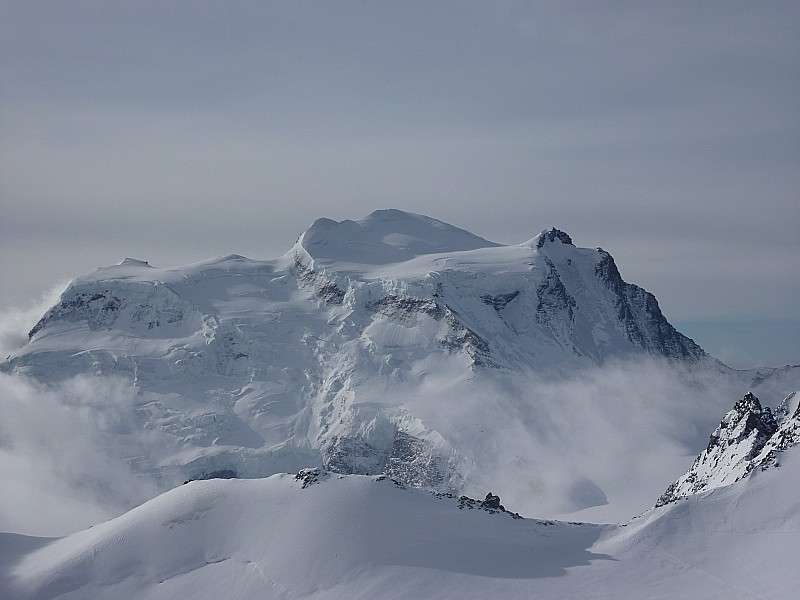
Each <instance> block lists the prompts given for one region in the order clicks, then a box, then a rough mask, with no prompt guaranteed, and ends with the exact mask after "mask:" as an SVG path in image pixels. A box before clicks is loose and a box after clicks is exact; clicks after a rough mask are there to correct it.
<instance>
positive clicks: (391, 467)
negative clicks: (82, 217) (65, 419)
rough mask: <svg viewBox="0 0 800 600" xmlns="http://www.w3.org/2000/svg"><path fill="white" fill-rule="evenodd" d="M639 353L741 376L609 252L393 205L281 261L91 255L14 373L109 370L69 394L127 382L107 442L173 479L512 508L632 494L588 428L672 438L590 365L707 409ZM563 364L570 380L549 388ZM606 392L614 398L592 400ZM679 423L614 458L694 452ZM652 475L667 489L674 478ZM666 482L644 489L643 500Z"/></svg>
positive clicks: (680, 407) (167, 482)
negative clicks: (273, 482)
mask: <svg viewBox="0 0 800 600" xmlns="http://www.w3.org/2000/svg"><path fill="white" fill-rule="evenodd" d="M642 357H651V358H656V359H665V360H667V361H671V363H672V364H673V366H675V367H676V368H678V366H679V365H683V366H686V365H688V366H689V369H682V370H681V371H680V377H681V378H685V379H687V380H688V381H689V383H690V384H691V386H692V387H693V389H694V388H697V389H698V390H700V391H699V392H698V394H699V395H702V394H703V389H704V388H703V385H704V384H703V383H702V380H703V377H704V375H702V374H701V376H699V377H698V376H697V374H698V373H700V372H701V371H704V369H709V368H710V369H716V370H719V371H726V369H725V367H724V366H723V365H720V364H719V363H716V362H715V361H713V359H710V358H709V357H707V355H706V354H705V353H704V352H703V351H702V349H700V348H699V347H698V346H697V345H696V344H694V342H692V341H691V340H690V339H688V338H686V337H685V336H683V335H681V334H680V333H679V332H677V331H676V330H675V329H674V328H673V327H672V326H671V325H670V324H669V323H668V322H667V321H666V319H665V318H664V316H663V315H662V314H661V311H660V309H659V307H658V304H657V302H656V300H655V298H654V297H653V296H652V295H651V294H649V293H648V292H646V291H644V290H642V289H641V288H639V287H637V286H635V285H632V284H629V283H626V282H624V281H623V280H622V278H621V276H620V274H619V271H618V269H617V267H616V265H615V264H614V261H613V259H612V258H611V256H610V255H609V254H608V253H607V252H605V251H603V250H601V249H597V250H592V249H585V248H577V247H575V246H574V245H573V244H572V240H571V239H570V238H569V236H568V235H567V234H566V233H564V232H561V231H558V230H555V229H549V230H546V231H544V232H542V233H541V234H540V235H538V236H535V237H534V238H532V239H531V240H530V241H528V242H525V243H523V244H519V245H516V246H499V245H497V244H493V243H491V242H488V241H486V240H483V239H482V238H479V237H478V236H475V235H473V234H470V233H468V232H465V231H463V230H460V229H458V228H455V227H453V226H451V225H447V224H445V223H442V222H440V221H436V220H435V219H431V218H429V217H423V216H420V215H412V214H408V213H403V212H401V211H377V212H375V213H373V214H372V215H370V216H368V217H366V218H365V219H362V220H360V221H344V222H342V223H336V222H334V221H330V220H324V219H322V220H318V221H317V222H315V223H314V224H313V225H312V227H311V228H310V229H309V230H308V231H306V232H305V233H304V234H302V235H301V236H300V238H299V239H298V242H297V243H296V244H295V246H294V247H293V248H292V249H291V250H290V251H289V252H288V253H287V254H286V255H285V256H283V257H281V258H279V259H276V260H272V261H253V260H249V259H247V258H244V257H241V256H227V257H223V258H219V259H214V260H209V261H204V262H201V263H197V264H193V265H188V266H184V267H179V268H173V269H156V268H153V267H151V266H150V265H148V264H147V263H145V262H142V261H137V260H132V259H126V260H125V261H123V262H122V263H121V264H119V265H115V266H111V267H105V268H100V269H97V270H96V271H95V272H93V273H91V274H89V275H87V276H84V277H82V278H79V279H77V280H76V281H74V282H73V283H72V284H71V285H70V286H69V288H68V289H67V290H66V291H65V292H64V294H63V295H62V297H61V300H60V302H59V303H58V304H57V305H56V306H54V307H53V308H52V309H51V310H50V311H48V313H47V314H46V315H45V316H44V317H43V318H42V320H41V321H40V322H39V323H38V324H37V325H36V326H35V327H34V328H33V330H32V331H31V339H30V342H29V343H28V344H27V345H26V346H25V347H23V348H21V349H20V350H19V351H18V352H16V353H15V354H13V355H12V356H11V357H9V359H8V360H7V361H6V362H5V363H3V365H2V370H3V371H5V372H8V373H13V374H15V375H16V376H18V377H28V378H32V379H33V380H35V381H38V382H44V383H48V384H50V385H52V386H54V387H57V386H59V385H62V384H63V383H64V382H68V381H69V380H70V378H73V377H75V376H76V375H87V374H88V375H91V376H92V377H96V378H97V379H96V381H97V385H96V386H95V387H96V389H97V394H98V395H99V396H100V397H98V398H90V399H77V400H73V401H74V402H75V403H77V404H78V405H79V408H80V409H84V408H86V407H87V406H88V407H90V410H95V409H94V408H92V407H96V406H98V404H100V403H101V402H102V401H103V398H102V394H104V393H106V392H105V390H106V389H107V387H108V386H104V385H102V384H101V383H102V381H103V380H105V379H107V378H114V379H115V380H116V381H118V380H119V379H120V378H122V379H124V380H129V381H130V383H131V385H132V386H133V389H134V390H135V401H134V402H133V403H132V404H129V405H126V408H125V410H126V411H127V412H125V414H124V415H122V416H120V417H119V420H120V421H121V422H122V424H121V425H120V426H119V427H116V429H115V430H114V433H115V435H114V436H108V439H107V445H105V446H104V447H103V448H102V449H101V451H102V452H104V453H107V454H108V455H110V456H113V457H117V458H119V459H120V460H124V461H125V462H126V463H127V464H129V465H130V467H131V468H132V469H133V470H134V471H136V472H137V473H142V474H146V475H149V476H152V477H153V478H155V479H156V480H157V481H158V482H159V485H160V486H162V489H166V488H168V487H170V486H172V485H175V484H178V483H180V482H182V481H184V480H185V479H189V478H202V477H207V476H210V475H214V474H219V473H221V472H232V473H233V474H235V475H237V476H239V477H261V476H267V475H270V474H273V473H276V472H282V471H296V470H298V469H300V468H302V467H307V466H325V467H326V468H328V469H330V470H334V471H337V472H341V473H362V474H375V473H382V472H384V473H387V474H389V475H391V476H393V477H395V478H398V479H400V480H402V481H404V482H406V483H407V484H409V485H413V486H418V487H425V488H432V489H436V490H439V491H452V492H461V491H464V492H466V493H471V494H475V493H479V492H480V491H481V490H484V489H486V488H489V487H492V486H496V484H497V483H499V482H501V481H504V482H506V485H509V488H510V489H508V491H507V492H506V493H505V496H506V497H507V498H508V499H509V500H508V501H509V505H510V506H511V507H513V508H514V509H515V510H518V511H521V512H525V513H527V514H531V513H534V512H538V513H539V514H551V515H552V514H563V513H565V512H572V511H576V510H580V509H584V508H586V507H591V506H598V505H603V504H605V503H608V502H612V503H614V502H616V500H615V499H614V498H613V497H612V495H613V492H612V490H611V489H610V487H611V486H612V483H613V481H614V479H613V478H614V477H615V475H614V474H613V473H611V472H610V471H609V472H608V473H605V474H603V473H602V472H601V471H602V470H598V469H595V468H593V467H594V465H592V464H591V461H589V460H587V459H585V458H584V459H583V462H584V463H585V464H580V463H581V458H580V457H581V455H584V456H585V455H587V454H588V453H590V452H592V449H591V448H587V447H586V444H582V442H581V441H580V440H581V439H590V438H592V436H595V435H596V436H600V435H603V436H610V437H611V438H612V439H614V438H615V437H617V436H624V435H626V434H625V431H626V430H627V429H628V428H627V426H626V424H625V423H626V420H628V419H638V420H640V421H642V420H643V421H644V422H645V423H647V424H651V423H652V424H653V426H654V430H653V431H651V437H652V439H653V440H658V439H660V438H659V436H660V435H661V436H662V437H663V434H664V432H662V431H659V430H658V427H659V425H658V422H659V420H660V419H661V418H662V417H663V416H664V413H663V412H659V411H664V410H667V409H665V408H664V407H659V406H656V407H653V408H652V409H650V408H648V410H644V408H640V409H639V411H638V412H637V411H636V410H635V409H634V408H632V407H628V406H625V403H626V402H628V401H629V400H630V399H629V398H628V397H626V396H624V395H623V394H622V393H621V392H620V391H619V389H618V387H617V388H614V387H613V386H612V385H605V386H603V385H594V383H595V382H594V380H593V379H592V377H595V376H598V375H597V373H596V372H594V371H593V372H592V373H593V374H592V375H591V376H587V375H586V373H587V369H589V370H590V369H593V368H595V367H598V366H603V367H604V368H605V369H610V366H611V365H613V364H615V362H618V361H620V360H623V359H636V360H637V361H638V362H636V363H635V366H634V367H633V368H630V367H628V366H625V367H617V371H620V370H621V371H623V372H628V371H630V372H632V373H634V372H635V373H637V374H638V375H640V376H641V377H642V378H647V379H648V381H647V383H648V384H652V385H650V387H649V388H648V387H647V386H644V388H643V389H641V391H639V389H638V388H637V393H638V395H639V396H641V397H646V396H647V394H648V393H653V389H652V388H653V387H654V386H655V385H661V386H662V387H664V388H666V389H668V390H669V391H670V392H673V393H672V396H674V397H675V398H674V401H675V403H676V405H675V406H674V407H671V408H669V409H668V410H667V412H669V413H672V412H685V413H686V420H687V427H691V425H692V424H693V423H692V420H691V419H692V418H694V417H696V415H695V414H694V413H695V412H696V411H697V410H698V409H696V408H695V405H696V404H698V403H697V402H695V401H694V400H692V399H691V398H688V399H686V398H685V396H686V395H685V394H684V393H683V392H682V390H680V389H674V390H673V389H672V388H671V387H669V386H670V385H671V384H669V385H667V384H666V383H665V382H668V381H669V380H670V378H677V377H676V376H675V375H674V374H673V373H672V372H670V374H669V375H666V376H665V375H661V374H659V373H660V372H659V371H658V370H657V369H654V368H653V367H651V366H648V365H644V366H643V363H642V362H641V358H642ZM692 371H693V372H692ZM728 371H729V370H728ZM609 372H616V371H613V370H609ZM693 373H694V374H693ZM559 374H562V375H564V374H565V375H564V376H565V377H567V379H568V380H569V384H568V386H567V388H566V392H564V391H562V389H560V388H556V387H554V386H553V385H552V383H551V381H552V379H553V378H555V377H556V376H559ZM602 376H603V377H606V375H602ZM695 379H697V381H695ZM576 381H577V382H578V384H576ZM576 385H577V387H580V386H582V388H581V390H580V393H576ZM594 388H597V389H603V390H604V392H607V393H605V397H604V398H600V399H598V401H595V398H594V396H592V395H591V394H588V395H586V394H585V391H586V390H589V389H594ZM582 395H586V396H587V398H589V400H591V405H590V402H589V400H587V399H585V398H583V397H582ZM614 395H617V396H619V398H616V399H615V398H613V396H614ZM707 403H708V404H709V407H708V408H707V409H704V410H707V411H709V413H710V414H714V415H716V414H717V407H716V406H714V405H713V402H711V401H708V402H707ZM607 406H608V407H612V408H613V410H612V409H611V408H607ZM598 408H599V409H602V410H600V411H599V413H598ZM567 413H574V415H575V416H570V415H568V414H567ZM670 435H672V434H670ZM673 437H675V438H676V440H674V441H673V440H669V441H667V442H665V443H664V444H662V446H651V447H650V448H649V449H648V448H645V447H643V446H642V445H641V444H639V443H638V441H636V440H632V441H631V442H630V444H627V443H623V444H619V445H617V446H616V447H614V448H613V449H612V450H613V451H614V452H616V453H617V454H616V455H615V456H612V457H610V458H609V459H608V460H606V462H607V463H608V464H614V462H615V461H618V460H620V458H621V456H620V454H631V453H632V452H633V450H632V447H635V451H636V452H637V453H638V454H640V455H641V456H643V457H644V456H647V453H648V452H653V453H654V452H662V451H664V446H665V445H666V446H669V447H668V448H667V450H668V451H670V452H673V454H676V453H677V455H676V456H674V457H673V458H681V456H682V454H683V453H685V452H687V451H693V450H694V448H693V447H692V444H691V443H690V441H691V440H688V439H685V434H684V433H679V434H675V435H674V436H673ZM570 439H572V440H574V441H569V440H570ZM565 440H566V442H565ZM592 443H594V442H592ZM687 446H688V448H687ZM570 453H571V454H570ZM645 462H646V461H645ZM568 463H569V464H568ZM651 470H652V469H651ZM669 472H670V475H669V477H673V476H675V475H677V473H678V472H679V471H671V470H670V471H669ZM637 476H638V477H639V478H640V480H642V481H644V479H645V478H648V477H649V478H651V479H652V481H656V482H657V483H656V484H655V485H658V486H660V485H662V483H661V481H662V477H663V475H661V474H660V473H658V472H655V471H654V472H652V473H647V472H645V469H641V470H640V472H638V473H637ZM651 479H648V480H647V481H648V482H649V483H647V484H646V485H645V484H644V483H643V484H642V485H640V488H641V490H643V493H644V494H645V496H646V497H648V498H649V496H648V494H650V493H652V492H651V491H650V489H649V487H648V486H649V485H651V484H652V481H651ZM509 482H513V485H511V484H510V483H509ZM654 491H655V490H653V492H654ZM645 507H646V504H645V505H642V506H640V507H639V510H641V509H644V508H645ZM626 510H627V509H626ZM542 511H543V512H542ZM629 514H631V513H627V514H626V516H627V515H629ZM598 518H617V517H598Z"/></svg>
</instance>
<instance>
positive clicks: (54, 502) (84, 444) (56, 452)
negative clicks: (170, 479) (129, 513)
mask: <svg viewBox="0 0 800 600" xmlns="http://www.w3.org/2000/svg"><path fill="white" fill-rule="evenodd" d="M134 401H135V398H134V390H133V388H132V386H131V385H130V382H128V381H126V380H122V379H115V378H96V377H91V378H90V377H85V376H79V377H75V378H73V379H70V380H68V381H65V382H63V383H62V384H60V385H58V386H54V387H45V386H43V385H40V384H37V383H35V382H33V381H30V380H27V379H24V378H21V377H17V376H11V375H6V374H2V373H0V481H2V482H3V493H2V494H0V531H10V532H16V533H25V534H30V535H64V534H67V533H70V532H73V531H76V530H78V529H83V528H85V527H89V526H90V525H93V524H95V523H97V522H99V521H103V520H106V519H109V518H111V517H114V516H117V515H118V514H121V513H122V512H124V511H126V510H128V509H130V508H132V507H133V506H135V505H137V504H139V503H141V502H143V501H145V500H147V499H148V498H151V497H153V496H155V495H156V494H157V493H159V492H160V491H161V489H160V488H159V485H158V483H157V480H156V479H155V478H154V477H152V476H147V475H143V474H139V475H137V474H135V473H134V472H133V470H132V469H131V468H130V467H129V465H128V463H127V462H125V461H124V460H122V457H118V456H115V455H114V453H113V451H111V447H112V445H111V444H110V443H109V441H110V438H112V437H114V438H115V440H114V446H115V447H117V448H119V447H120V446H119V437H120V436H125V435H126V434H127V433H129V431H127V429H126V428H127V427H128V426H129V424H130V423H133V422H134V421H133V411H134ZM140 435H141V434H140ZM141 443H142V438H141V437H140V438H139V439H138V441H135V442H134V441H133V440H132V443H131V447H130V448H128V451H129V452H130V453H131V455H135V454H136V445H138V444H141Z"/></svg>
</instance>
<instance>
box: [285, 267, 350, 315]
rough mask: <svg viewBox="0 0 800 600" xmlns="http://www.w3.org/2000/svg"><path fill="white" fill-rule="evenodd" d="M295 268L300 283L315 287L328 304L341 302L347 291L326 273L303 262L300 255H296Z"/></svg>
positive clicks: (315, 292) (317, 293)
mask: <svg viewBox="0 0 800 600" xmlns="http://www.w3.org/2000/svg"><path fill="white" fill-rule="evenodd" d="M294 268H295V271H296V272H297V277H298V279H299V280H300V283H302V284H304V285H306V286H309V287H311V288H313V290H314V294H315V295H316V296H317V298H319V299H320V300H322V301H323V302H325V303H326V304H341V303H342V302H344V296H345V292H344V290H342V288H340V287H339V286H338V285H336V283H335V282H333V281H331V280H330V279H328V278H326V277H325V275H323V274H322V273H319V272H318V271H315V270H314V269H312V268H309V267H307V266H306V265H305V264H303V261H302V260H301V259H300V257H299V256H298V255H295V257H294Z"/></svg>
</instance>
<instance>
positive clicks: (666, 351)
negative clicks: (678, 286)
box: [595, 248, 707, 361]
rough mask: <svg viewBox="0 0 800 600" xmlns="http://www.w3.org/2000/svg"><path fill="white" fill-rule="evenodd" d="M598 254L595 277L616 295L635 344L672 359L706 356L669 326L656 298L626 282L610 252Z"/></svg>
mask: <svg viewBox="0 0 800 600" xmlns="http://www.w3.org/2000/svg"><path fill="white" fill-rule="evenodd" d="M597 253H598V260H597V263H596V265H595V275H596V276H597V278H598V279H599V280H600V281H601V282H603V284H604V285H605V286H606V287H607V288H608V289H609V290H611V292H612V293H613V294H614V298H615V308H616V312H617V314H616V317H617V319H618V320H619V322H620V323H621V324H622V326H623V327H624V329H625V332H626V335H627V337H628V339H629V340H630V341H631V342H632V343H633V344H635V345H637V346H639V347H640V348H642V349H644V350H646V351H647V352H649V353H650V354H652V355H655V356H665V357H667V358H671V359H682V360H689V361H698V360H700V359H703V358H705V357H706V356H707V355H706V353H705V351H704V350H703V349H702V348H701V347H700V346H698V345H697V344H696V343H695V342H694V340H692V339H690V338H688V337H686V336H685V335H683V334H682V333H680V332H678V330H676V329H675V328H674V327H673V326H672V325H670V323H669V322H668V321H667V319H666V318H665V317H664V315H663V314H662V313H661V309H660V308H659V306H658V301H657V300H656V298H655V296H653V294H651V293H650V292H648V291H646V290H644V289H642V288H640V287H639V286H636V285H633V284H631V283H626V282H625V281H623V279H622V276H621V275H620V273H619V270H618V269H617V265H616V263H615V262H614V259H613V258H612V256H611V255H610V254H609V253H608V252H606V251H605V250H603V249H602V248H598V249H597Z"/></svg>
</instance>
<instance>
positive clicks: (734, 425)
mask: <svg viewBox="0 0 800 600" xmlns="http://www.w3.org/2000/svg"><path fill="white" fill-rule="evenodd" d="M798 443H800V395H798V394H797V393H796V392H793V393H792V394H791V395H789V396H788V397H787V398H786V399H784V401H783V402H782V403H781V404H780V406H779V407H778V408H777V410H776V411H775V414H773V412H772V410H770V408H769V407H768V406H765V407H762V406H761V403H760V402H759V400H758V398H756V397H755V396H754V395H753V394H752V393H750V392H748V393H747V394H746V395H745V396H744V398H742V399H741V400H740V401H739V402H737V403H736V405H735V406H734V407H733V409H732V410H731V411H730V412H729V413H728V414H726V415H725V417H724V418H723V419H722V422H721V423H720V424H719V427H717V428H716V429H715V430H714V432H713V433H712V434H711V438H710V440H709V442H708V447H707V448H706V449H705V450H703V452H702V453H700V455H699V456H698V457H697V459H695V461H694V463H693V464H692V466H691V467H690V468H689V470H688V471H687V472H686V473H685V474H684V475H683V476H682V477H681V478H680V479H678V480H677V481H676V482H675V483H673V484H671V485H670V486H669V488H667V491H666V492H664V494H663V495H662V496H661V498H659V500H658V503H657V504H656V506H663V505H664V504H668V503H670V502H675V501H676V500H678V499H680V498H686V497H687V496H690V495H692V494H697V493H700V492H705V491H708V490H712V489H715V488H718V487H723V486H726V485H730V484H732V483H735V482H737V481H739V480H740V479H742V478H744V477H747V476H748V475H750V474H751V473H752V472H753V471H754V470H757V469H760V470H762V471H763V470H766V469H769V468H774V467H778V466H780V464H781V458H782V456H783V453H784V452H786V451H787V450H788V449H789V448H791V447H792V446H794V445H796V444H798Z"/></svg>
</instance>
